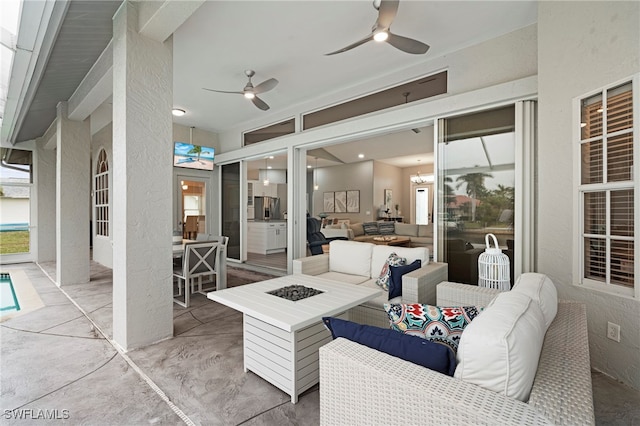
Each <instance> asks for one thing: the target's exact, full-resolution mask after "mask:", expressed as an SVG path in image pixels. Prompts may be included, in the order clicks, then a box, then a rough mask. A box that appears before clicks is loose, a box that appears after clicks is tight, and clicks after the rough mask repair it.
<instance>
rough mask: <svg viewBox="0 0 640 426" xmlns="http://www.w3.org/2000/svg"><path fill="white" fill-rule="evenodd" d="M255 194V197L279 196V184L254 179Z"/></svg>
mask: <svg viewBox="0 0 640 426" xmlns="http://www.w3.org/2000/svg"><path fill="white" fill-rule="evenodd" d="M253 196H254V197H277V196H278V184H276V183H270V184H269V185H266V186H265V185H264V183H262V182H258V181H253Z"/></svg>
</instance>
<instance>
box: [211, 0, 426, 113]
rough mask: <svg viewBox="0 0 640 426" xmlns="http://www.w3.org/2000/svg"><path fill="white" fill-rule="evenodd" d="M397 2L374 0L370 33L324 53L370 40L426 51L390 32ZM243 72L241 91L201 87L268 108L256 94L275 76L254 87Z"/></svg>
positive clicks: (272, 83) (269, 86) (248, 73)
mask: <svg viewBox="0 0 640 426" xmlns="http://www.w3.org/2000/svg"><path fill="white" fill-rule="evenodd" d="M399 3H400V0H374V1H373V7H374V8H375V9H376V10H377V11H378V19H377V20H376V23H375V24H374V25H373V27H372V28H371V34H369V35H368V36H366V37H365V38H363V39H362V40H359V41H356V42H355V43H352V44H350V45H348V46H347V47H344V48H342V49H340V50H336V51H335V52H331V53H327V54H326V55H327V56H328V55H335V54H337V53H343V52H346V51H348V50H351V49H353V48H354V47H358V46H360V45H362V44H365V43H366V42H368V41H371V40H375V41H377V42H386V43H389V44H390V45H391V46H393V47H395V48H396V49H398V50H401V51H403V52H406V53H411V54H415V55H418V54H424V53H427V50H429V46H428V45H427V44H424V43H422V42H420V41H418V40H414V39H411V38H408V37H403V36H399V35H397V34H393V33H392V32H391V24H392V23H393V20H394V19H395V18H396V15H397V13H398V4H399ZM244 73H245V75H246V76H247V78H248V81H247V84H246V85H245V86H244V89H242V91H226V90H216V89H207V88H206V87H203V89H204V90H208V91H210V92H217V93H231V94H236V95H243V96H244V97H245V98H246V99H249V100H250V101H251V102H252V103H253V104H254V105H255V106H256V107H257V108H259V109H261V110H263V111H267V110H268V109H269V105H268V104H267V103H266V102H265V101H263V100H262V99H260V98H259V97H258V96H257V95H259V94H260V93H265V92H268V91H269V90H272V89H273V88H275V87H276V86H277V85H278V80H276V79H275V78H270V79H268V80H265V81H263V82H262V83H260V84H258V85H257V86H255V87H254V86H253V83H252V82H251V78H252V77H253V76H254V75H255V74H256V73H255V71H254V70H246V71H245V72H244Z"/></svg>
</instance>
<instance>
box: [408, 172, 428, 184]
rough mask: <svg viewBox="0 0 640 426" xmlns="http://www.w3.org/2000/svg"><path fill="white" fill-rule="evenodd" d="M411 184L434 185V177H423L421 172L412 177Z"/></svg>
mask: <svg viewBox="0 0 640 426" xmlns="http://www.w3.org/2000/svg"><path fill="white" fill-rule="evenodd" d="M411 182H412V183H416V184H421V183H433V175H421V174H420V172H418V174H417V175H412V176H411Z"/></svg>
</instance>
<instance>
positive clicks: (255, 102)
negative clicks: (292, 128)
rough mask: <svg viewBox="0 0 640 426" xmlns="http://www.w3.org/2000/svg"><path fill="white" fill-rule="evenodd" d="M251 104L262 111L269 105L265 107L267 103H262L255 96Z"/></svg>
mask: <svg viewBox="0 0 640 426" xmlns="http://www.w3.org/2000/svg"><path fill="white" fill-rule="evenodd" d="M251 102H253V104H254V105H255V106H257V107H258V108H260V109H261V110H263V111H266V110H268V109H269V105H267V103H266V102H265V101H263V100H262V99H260V98H259V97H257V96H254V97H253V99H251Z"/></svg>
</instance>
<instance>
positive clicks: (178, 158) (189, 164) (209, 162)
mask: <svg viewBox="0 0 640 426" xmlns="http://www.w3.org/2000/svg"><path fill="white" fill-rule="evenodd" d="M213 157H214V150H213V148H209V147H208V146H200V145H192V144H190V143H186V142H176V143H174V145H173V165H174V166H175V167H185V168H188V169H199V170H213Z"/></svg>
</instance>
